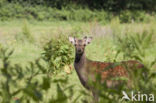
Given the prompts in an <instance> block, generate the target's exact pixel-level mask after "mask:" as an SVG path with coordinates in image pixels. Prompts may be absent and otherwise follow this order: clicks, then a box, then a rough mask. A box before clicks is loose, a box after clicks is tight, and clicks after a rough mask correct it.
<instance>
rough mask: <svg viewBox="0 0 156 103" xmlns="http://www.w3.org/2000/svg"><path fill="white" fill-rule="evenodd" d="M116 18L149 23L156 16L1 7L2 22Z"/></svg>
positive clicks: (37, 6) (13, 5) (68, 9)
mask: <svg viewBox="0 0 156 103" xmlns="http://www.w3.org/2000/svg"><path fill="white" fill-rule="evenodd" d="M114 17H119V19H120V22H121V23H128V22H149V21H152V20H153V19H154V18H155V17H156V16H155V13H154V12H151V13H148V12H146V11H143V10H135V11H134V10H124V11H121V12H118V13H113V12H108V11H105V10H103V9H101V10H96V9H95V10H91V9H89V8H87V7H85V8H81V7H80V8H62V9H57V8H52V7H47V6H43V5H34V6H33V5H28V6H24V5H21V4H20V3H4V4H1V6H0V20H1V21H6V20H13V19H27V20H38V21H57V20H60V21H82V22H88V21H98V22H102V23H104V24H106V23H108V22H110V21H111V20H112V19H113V18H114Z"/></svg>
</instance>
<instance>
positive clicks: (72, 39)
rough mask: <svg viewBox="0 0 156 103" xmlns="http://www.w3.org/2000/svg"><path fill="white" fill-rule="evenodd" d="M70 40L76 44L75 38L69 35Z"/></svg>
mask: <svg viewBox="0 0 156 103" xmlns="http://www.w3.org/2000/svg"><path fill="white" fill-rule="evenodd" d="M69 41H70V42H71V43H72V44H73V45H74V44H75V38H73V37H69Z"/></svg>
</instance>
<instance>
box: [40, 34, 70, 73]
mask: <svg viewBox="0 0 156 103" xmlns="http://www.w3.org/2000/svg"><path fill="white" fill-rule="evenodd" d="M56 38H58V39H56ZM56 38H52V40H51V41H49V42H48V43H47V44H46V45H45V47H44V52H43V53H42V55H43V59H44V60H45V61H46V62H47V63H48V66H49V67H50V70H49V71H51V72H52V73H57V72H58V71H60V70H62V69H63V67H64V66H66V65H70V64H71V63H72V61H73V51H72V48H71V45H70V44H69V42H68V39H67V38H66V37H63V36H59V37H56Z"/></svg>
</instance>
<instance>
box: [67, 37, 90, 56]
mask: <svg viewBox="0 0 156 103" xmlns="http://www.w3.org/2000/svg"><path fill="white" fill-rule="evenodd" d="M69 41H70V42H71V43H72V44H73V45H74V46H75V50H76V54H83V53H84V50H85V47H86V45H88V44H89V43H90V42H91V41H92V37H87V36H85V37H84V38H83V39H77V38H75V37H69Z"/></svg>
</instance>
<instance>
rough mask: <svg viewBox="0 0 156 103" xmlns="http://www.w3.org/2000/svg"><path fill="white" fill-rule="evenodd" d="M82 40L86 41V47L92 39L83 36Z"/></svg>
mask: <svg viewBox="0 0 156 103" xmlns="http://www.w3.org/2000/svg"><path fill="white" fill-rule="evenodd" d="M84 39H85V40H86V45H87V44H90V42H91V41H92V39H93V38H92V37H87V36H85V37H84Z"/></svg>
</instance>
